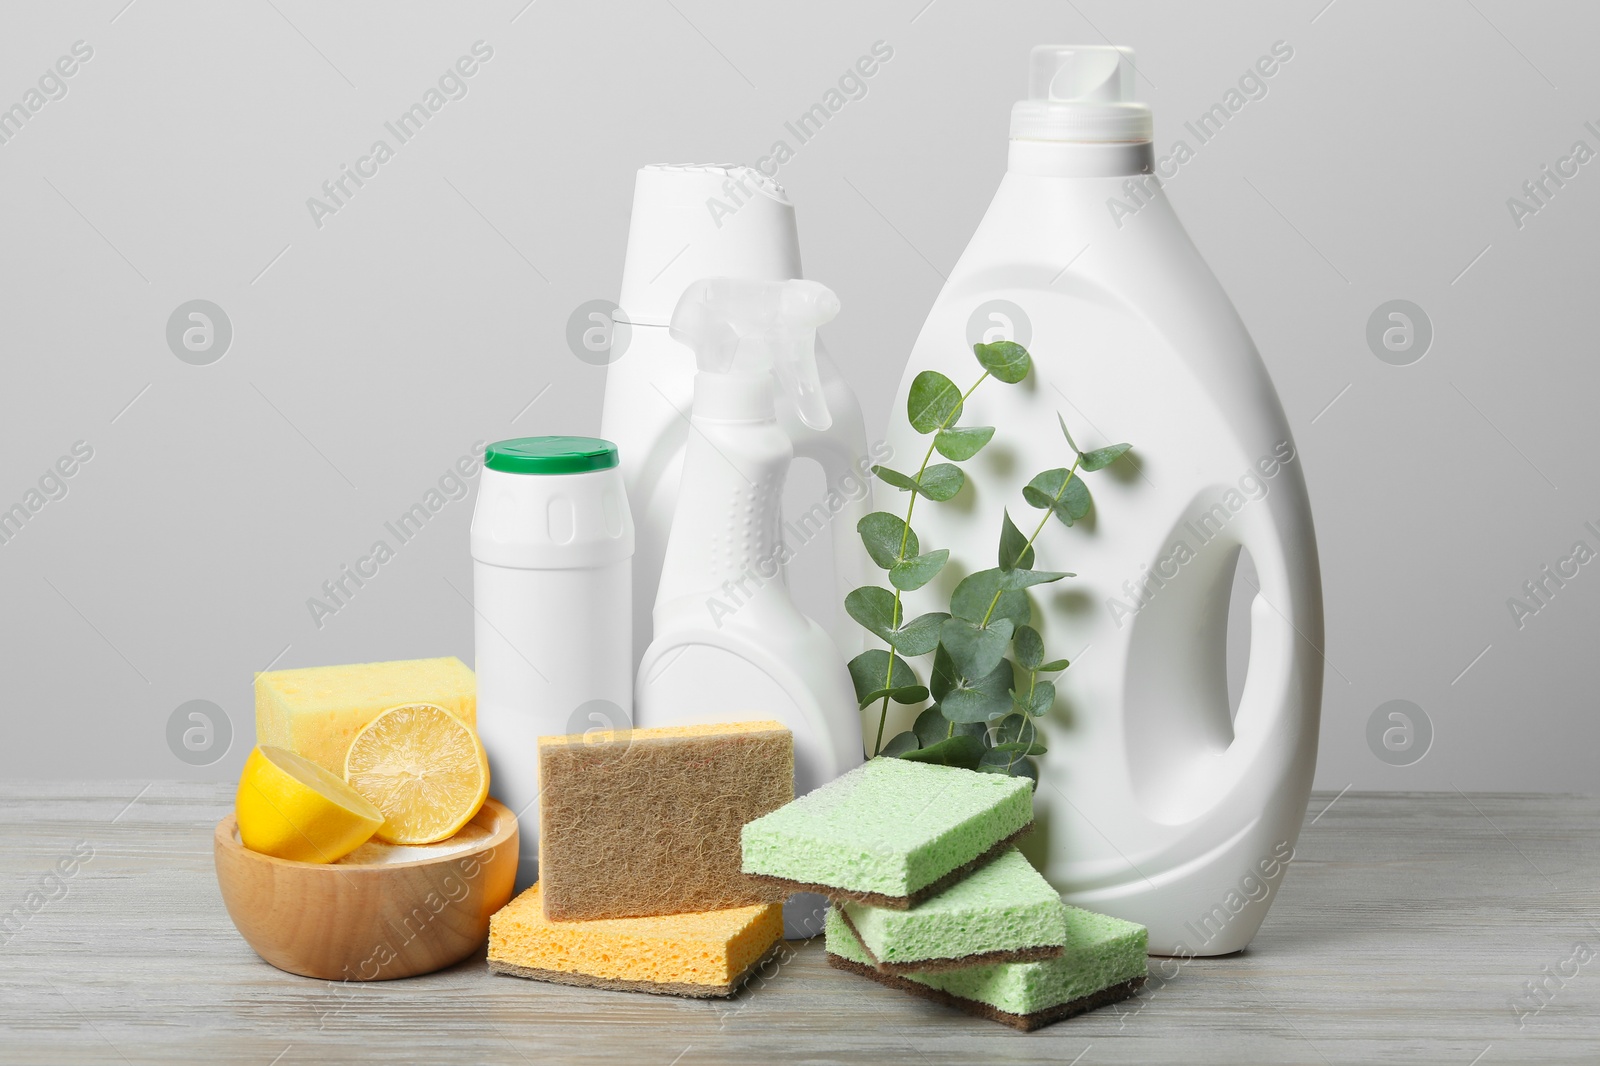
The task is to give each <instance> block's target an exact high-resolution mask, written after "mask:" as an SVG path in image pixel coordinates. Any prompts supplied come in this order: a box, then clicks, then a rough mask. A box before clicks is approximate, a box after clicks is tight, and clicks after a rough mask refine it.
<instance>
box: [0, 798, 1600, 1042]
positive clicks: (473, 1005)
mask: <svg viewBox="0 0 1600 1066" xmlns="http://www.w3.org/2000/svg"><path fill="white" fill-rule="evenodd" d="M231 799H232V789H231V787H229V786H225V785H213V784H193V783H175V782H158V783H155V784H151V785H146V784H145V783H143V782H131V783H129V782H122V783H118V782H95V783H58V782H22V783H15V782H13V783H6V784H0V855H3V856H4V861H3V863H0V915H3V914H5V913H8V912H9V913H12V914H16V913H18V911H17V910H16V908H19V907H22V905H23V903H24V900H26V899H28V895H29V893H30V892H32V891H35V890H40V891H42V892H43V893H44V894H45V895H46V896H49V897H54V898H50V899H49V900H48V902H46V903H45V904H44V906H43V907H41V908H40V909H38V910H37V911H36V912H34V913H31V914H27V916H26V917H25V919H23V920H22V921H21V922H20V923H19V922H18V921H17V920H15V919H13V920H12V921H11V922H10V923H9V924H8V925H6V926H5V927H4V930H3V931H0V1004H3V1007H0V1061H4V1062H18V1063H24V1062H25V1063H44V1062H72V1063H85V1062H110V1063H117V1062H130V1063H132V1062H159V1063H172V1062H206V1063H255V1064H259V1066H268V1064H273V1063H276V1064H278V1066H293V1064H296V1063H305V1062H357V1061H363V1062H364V1061H374V1062H376V1061H383V1062H392V1063H406V1062H419V1063H421V1062H428V1063H446V1062H449V1063H456V1062H497V1063H498V1062H504V1063H535V1064H541V1066H542V1064H545V1063H569V1062H571V1063H590V1062H596V1063H598V1062H619V1061H620V1062H626V1063H627V1064H628V1066H672V1064H678V1066H691V1064H694V1063H739V1064H745V1063H758V1062H759V1063H766V1062H797V1063H825V1062H873V1063H902V1062H904V1063H913V1064H927V1066H934V1064H941V1063H962V1064H969V1063H998V1062H1037V1063H1057V1064H1063V1066H1064V1064H1068V1063H1078V1064H1081V1066H1093V1064H1096V1063H1109V1062H1137V1063H1158V1062H1159V1063H1168V1062H1170V1063H1180V1064H1185V1066H1187V1064H1192V1063H1219V1064H1233V1063H1246V1062H1270V1063H1312V1064H1320V1063H1328V1064H1331V1063H1385V1062H1402V1061H1403V1062H1431V1063H1457V1064H1459V1066H1470V1064H1474V1063H1479V1064H1485V1066H1487V1064H1490V1063H1503V1062H1571V1063H1586V1064H1590V1066H1592V1064H1595V1063H1600V842H1597V839H1596V837H1597V830H1600V799H1597V798H1594V797H1575V796H1534V795H1488V794H1473V795H1464V794H1461V793H1443V794H1406V795H1399V794H1358V793H1349V794H1346V795H1343V796H1340V797H1338V798H1337V800H1336V801H1335V797H1333V796H1332V795H1322V796H1316V797H1313V799H1312V802H1311V804H1310V807H1309V810H1308V814H1307V824H1306V827H1305V830H1304V832H1303V833H1302V834H1301V837H1300V844H1299V848H1298V854H1297V857H1296V859H1295V861H1294V863H1293V865H1292V867H1291V868H1290V871H1289V873H1288V875H1287V880H1286V881H1285V883H1284V886H1283V890H1282V893H1281V895H1280V896H1279V898H1278V901H1277V903H1276V905H1275V906H1274V908H1273V910H1272V912H1271V914H1270V915H1269V916H1268V918H1267V922H1266V925H1265V926H1264V927H1263V928H1262V930H1261V933H1260V935H1259V936H1257V938H1256V940H1255V943H1254V944H1252V945H1251V947H1250V950H1249V951H1247V952H1245V953H1243V954H1240V955H1235V956H1231V957H1227V958H1221V959H1203V960H1193V961H1191V962H1189V963H1187V964H1185V965H1184V966H1182V968H1181V969H1180V970H1179V971H1178V972H1177V974H1176V976H1175V977H1173V978H1172V979H1171V980H1168V981H1156V980H1154V979H1152V981H1151V984H1150V985H1149V986H1148V987H1147V989H1146V991H1145V993H1144V994H1143V996H1142V997H1141V998H1139V999H1137V1000H1132V1001H1129V1002H1128V1003H1126V1004H1123V1005H1122V1013H1120V1014H1119V1013H1118V1010H1117V1009H1116V1008H1108V1009H1105V1010H1101V1011H1098V1012H1095V1013H1093V1014H1089V1015H1084V1016H1082V1017H1079V1018H1076V1019H1073V1020H1071V1021H1067V1022H1064V1023H1061V1024H1059V1025H1055V1026H1052V1027H1050V1028H1047V1029H1044V1030H1041V1031H1039V1032H1037V1033H1018V1032H1013V1031H1011V1030H1009V1029H1006V1028H1003V1027H1001V1026H998V1025H995V1024H993V1023H989V1022H984V1021H980V1020H977V1019H974V1018H969V1017H967V1016H965V1015H962V1014H959V1013H956V1012H953V1011H949V1010H946V1009H944V1008H941V1007H938V1006H936V1005H933V1004H930V1003H927V1002H925V1001H922V1000H919V999H914V998H912V997H910V996H907V995H905V994H903V993H900V992H896V991H893V990H891V989H887V988H883V987H880V986H877V985H874V984H872V983H870V982H868V981H866V980H864V979H861V978H858V977H854V976H852V975H849V974H844V973H840V972H838V971H836V970H832V969H830V968H828V967H827V966H826V965H825V963H824V962H823V952H822V946H821V944H820V942H818V941H813V942H810V943H807V944H803V945H799V946H798V951H797V953H796V954H795V956H794V958H793V959H792V960H791V961H789V962H788V963H786V964H785V965H784V966H783V967H782V968H781V970H780V971H779V972H778V973H777V974H776V976H774V977H773V978H772V980H770V981H769V982H767V983H766V984H764V985H763V986H762V987H760V988H758V989H755V990H753V991H749V990H747V991H746V992H745V993H743V994H741V995H740V996H739V997H738V998H736V999H734V1000H731V1001H726V1002H723V1001H691V1000H682V999H669V998H665V997H656V996H646V995H634V994H629V993H622V992H603V991H594V990H586V989H578V988H567V987H562V986H558V985H547V984H540V983H536V982H529V981H522V980H518V979H515V978H506V977H492V976H490V975H489V973H488V972H487V971H486V969H485V967H484V962H483V958H482V956H481V954H480V955H479V956H478V957H477V958H475V959H471V960H468V961H467V962H465V963H462V964H460V965H458V966H455V967H453V968H451V969H449V970H446V971H444V972H442V973H437V974H433V975H430V976H427V977H419V978H413V979H411V980H405V981H393V982H383V983H377V984H368V985H357V986H341V985H336V984H331V983H329V982H325V981H313V980H308V979H305V978H301V977H294V976H292V975H290V974H286V973H282V972H280V971H278V970H275V969H273V968H272V967H271V966H268V965H267V964H266V963H264V962H262V961H261V960H260V959H258V958H257V957H256V956H255V955H254V954H253V953H252V952H251V950H250V949H249V947H248V946H246V944H245V943H244V941H243V940H241V939H240V938H239V936H238V934H237V933H236V932H235V931H234V929H233V926H232V924H231V923H230V922H229V920H228V915H227V912H226V911H225V910H224V909H223V906H222V901H221V899H220V898H219V896H218V893H217V885H216V879H215V876H214V873H213V869H212V858H211V831H212V827H213V826H214V825H215V823H216V822H217V820H218V819H219V818H221V817H222V815H223V813H224V812H225V811H226V809H227V808H228V806H229V804H230V803H231ZM1330 801H1332V806H1331V807H1330V806H1329V804H1330ZM1325 808H1326V809H1325ZM1313 819H1314V821H1313ZM74 849H76V851H77V854H78V855H79V856H80V857H81V856H84V855H85V854H88V855H89V857H88V858H86V859H82V861H80V863H79V864H78V866H77V867H76V869H75V870H74V872H73V874H72V876H71V877H69V878H67V879H65V880H64V881H63V882H60V883H59V884H58V883H56V882H53V881H49V880H47V879H46V877H45V875H46V874H47V873H48V872H49V871H50V870H51V869H52V868H54V867H55V865H56V863H57V860H58V859H61V858H63V857H65V856H70V855H72V854H73V853H74ZM22 913H26V908H25V907H24V908H23V909H22ZM1579 944H1581V945H1583V947H1582V949H1581V950H1578V949H1575V945H1579ZM1591 949H1592V950H1593V951H1594V952H1596V953H1597V954H1595V955H1594V957H1592V958H1591V957H1590V956H1589V953H1590V951H1591ZM1583 960H1587V961H1586V962H1585V961H1583ZM1541 980H1542V981H1543V982H1544V985H1545V987H1546V989H1547V991H1546V992H1545V993H1544V994H1543V995H1542V997H1538V998H1535V997H1534V996H1533V995H1532V994H1531V993H1530V991H1529V989H1530V987H1531V983H1537V982H1539V981H1541ZM1518 1004H1520V1005H1521V1006H1520V1009H1519V1007H1518ZM1541 1004H1542V1009H1539V1008H1540V1007H1541Z"/></svg>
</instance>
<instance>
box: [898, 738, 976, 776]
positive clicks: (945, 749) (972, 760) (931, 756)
mask: <svg viewBox="0 0 1600 1066" xmlns="http://www.w3.org/2000/svg"><path fill="white" fill-rule="evenodd" d="M986 754H987V752H986V751H985V750H984V747H983V741H981V740H979V739H978V738H977V737H970V736H965V735H957V736H953V737H950V738H949V739H948V740H941V741H939V743H937V744H930V745H929V746H928V747H925V748H918V749H916V750H915V751H908V752H906V753H905V754H904V755H901V756H900V758H902V759H909V760H911V761H912V762H929V763H938V764H940V765H942V766H959V767H961V768H962V769H963V770H976V769H977V768H978V764H979V763H980V762H981V761H982V759H983V757H984V755H986Z"/></svg>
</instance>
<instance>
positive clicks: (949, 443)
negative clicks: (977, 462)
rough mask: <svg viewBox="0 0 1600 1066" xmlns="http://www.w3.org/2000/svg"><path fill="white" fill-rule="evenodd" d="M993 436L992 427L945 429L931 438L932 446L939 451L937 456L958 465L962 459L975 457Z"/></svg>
mask: <svg viewBox="0 0 1600 1066" xmlns="http://www.w3.org/2000/svg"><path fill="white" fill-rule="evenodd" d="M993 436H994V427H993V426H969V427H967V428H965V429H945V430H940V431H939V435H938V436H937V437H934V438H933V446H934V447H935V448H937V449H939V454H940V455H942V456H944V457H945V458H946V459H954V460H955V461H956V462H958V463H959V462H961V461H962V460H963V459H971V458H972V457H973V456H974V455H977V454H978V452H979V451H981V450H982V449H983V446H984V445H985V444H988V443H989V438H991V437H993Z"/></svg>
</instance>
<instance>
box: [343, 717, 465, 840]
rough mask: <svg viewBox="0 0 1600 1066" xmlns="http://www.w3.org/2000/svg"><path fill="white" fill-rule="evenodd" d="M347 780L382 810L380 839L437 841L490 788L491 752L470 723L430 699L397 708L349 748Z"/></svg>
mask: <svg viewBox="0 0 1600 1066" xmlns="http://www.w3.org/2000/svg"><path fill="white" fill-rule="evenodd" d="M344 779H345V781H346V783H348V784H349V785H350V787H351V788H354V789H355V790H356V791H357V792H359V793H361V794H362V795H363V796H365V797H366V798H367V799H369V800H371V801H372V803H373V805H374V806H376V807H377V808H378V809H379V810H380V811H382V812H383V826H382V828H380V829H379V830H378V832H377V834H376V835H377V837H378V839H379V840H383V841H387V842H388V843H390V844H432V843H435V842H436V841H440V840H445V839H448V838H449V837H452V836H454V835H455V833H456V831H457V830H459V829H460V828H461V827H462V826H464V825H466V824H467V823H468V822H470V821H472V818H473V816H474V815H476V814H477V813H478V810H479V809H480V808H481V807H482V806H483V801H484V800H485V799H486V798H488V795H489V759H488V757H487V756H486V755H485V754H484V752H483V743H482V742H481V741H480V740H478V735H477V734H476V733H474V732H473V731H472V727H471V726H469V725H467V724H466V723H465V722H463V721H462V720H461V719H459V718H457V717H456V716H455V715H453V714H451V713H450V712H449V711H447V710H445V709H444V708H443V707H435V706H434V705H433V704H431V703H411V704H407V705H405V706H403V707H391V708H390V709H389V710H387V711H384V712H383V713H382V714H380V715H378V717H376V718H374V719H373V720H372V721H370V722H368V723H367V724H366V726H365V728H363V729H362V730H361V732H359V733H357V734H356V738H355V740H353V741H351V742H350V751H349V753H348V754H347V755H345V760H344Z"/></svg>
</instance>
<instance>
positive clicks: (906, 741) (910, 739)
mask: <svg viewBox="0 0 1600 1066" xmlns="http://www.w3.org/2000/svg"><path fill="white" fill-rule="evenodd" d="M920 746H921V745H920V744H919V743H918V741H917V735H916V734H915V733H896V734H895V735H894V736H892V737H890V738H889V743H887V744H885V745H884V746H883V750H882V751H880V752H878V754H879V755H881V756H883V757H884V758H886V759H895V758H899V757H900V756H902V755H904V754H905V753H906V752H908V751H916V750H917V748H919V747H920Z"/></svg>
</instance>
